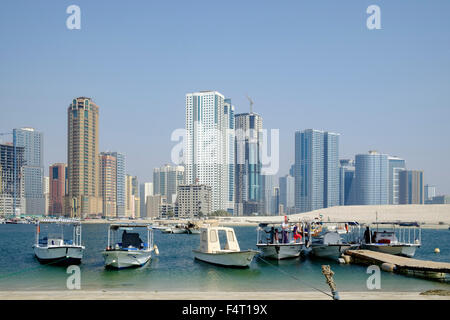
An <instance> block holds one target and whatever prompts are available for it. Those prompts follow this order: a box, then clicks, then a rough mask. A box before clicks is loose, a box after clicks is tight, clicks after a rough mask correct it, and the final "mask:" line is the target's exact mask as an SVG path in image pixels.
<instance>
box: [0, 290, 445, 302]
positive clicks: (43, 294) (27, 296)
mask: <svg viewBox="0 0 450 320" xmlns="http://www.w3.org/2000/svg"><path fill="white" fill-rule="evenodd" d="M339 296H340V299H341V300H450V296H448V295H429V294H427V295H423V294H422V295H421V293H420V292H369V291H367V292H345V291H343V292H339ZM0 300H186V301H189V300H332V298H331V297H330V296H328V295H325V294H323V293H320V292H316V291H304V292H292V291H287V292H226V291H225V292H217V291H214V292H209V291H206V292H195V291H194V292H192V291H177V292H173V291H114V290H111V291H108V290H100V291H99V290H92V291H90V290H64V291H61V290H55V291H52V290H48V291H0Z"/></svg>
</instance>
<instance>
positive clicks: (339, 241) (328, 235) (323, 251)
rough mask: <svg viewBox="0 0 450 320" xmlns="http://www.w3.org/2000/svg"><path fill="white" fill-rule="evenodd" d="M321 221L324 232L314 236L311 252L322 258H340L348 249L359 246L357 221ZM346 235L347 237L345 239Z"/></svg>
mask: <svg viewBox="0 0 450 320" xmlns="http://www.w3.org/2000/svg"><path fill="white" fill-rule="evenodd" d="M327 223H328V222H321V225H324V227H323V229H322V232H321V233H320V234H316V236H315V237H313V238H312V243H311V253H312V254H313V255H314V256H316V257H320V258H327V259H332V260H338V259H339V258H340V257H341V256H342V255H343V254H344V253H345V251H347V250H350V249H357V248H359V246H360V244H359V242H360V241H359V229H360V226H359V224H358V223H357V222H354V221H351V222H330V224H331V225H328V226H327V225H326V224H327ZM344 237H345V239H344Z"/></svg>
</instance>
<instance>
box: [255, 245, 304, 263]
mask: <svg viewBox="0 0 450 320" xmlns="http://www.w3.org/2000/svg"><path fill="white" fill-rule="evenodd" d="M256 246H257V247H258V249H260V250H261V255H262V256H263V257H264V258H268V259H276V260H282V259H289V258H297V257H299V256H300V254H301V252H302V250H303V248H304V244H303V243H295V244H294V243H291V244H257V245H256Z"/></svg>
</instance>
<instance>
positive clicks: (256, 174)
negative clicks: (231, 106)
mask: <svg viewBox="0 0 450 320" xmlns="http://www.w3.org/2000/svg"><path fill="white" fill-rule="evenodd" d="M234 119H235V140H236V143H235V152H234V154H235V178H234V181H235V203H234V208H235V210H234V214H235V215H238V216H242V215H250V214H253V213H254V212H258V211H260V210H261V209H262V189H261V168H262V163H261V159H260V155H261V147H262V118H261V116H259V115H258V114H256V113H253V112H251V113H241V114H237V115H235V117H234Z"/></svg>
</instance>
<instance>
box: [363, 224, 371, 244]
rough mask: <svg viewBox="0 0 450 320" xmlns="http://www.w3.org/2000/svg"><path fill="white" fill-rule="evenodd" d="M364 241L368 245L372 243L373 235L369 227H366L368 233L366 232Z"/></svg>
mask: <svg viewBox="0 0 450 320" xmlns="http://www.w3.org/2000/svg"><path fill="white" fill-rule="evenodd" d="M364 241H365V242H366V243H372V239H371V233H370V229H369V227H368V226H367V227H366V231H364Z"/></svg>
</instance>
